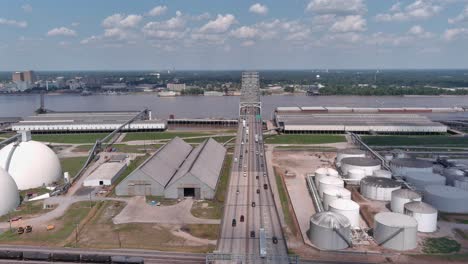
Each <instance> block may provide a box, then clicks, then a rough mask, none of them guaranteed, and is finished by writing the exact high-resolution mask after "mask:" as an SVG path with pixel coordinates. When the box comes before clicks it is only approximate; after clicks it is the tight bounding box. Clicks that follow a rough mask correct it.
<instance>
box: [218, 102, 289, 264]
mask: <svg viewBox="0 0 468 264" xmlns="http://www.w3.org/2000/svg"><path fill="white" fill-rule="evenodd" d="M259 114H260V112H259V109H258V108H255V107H247V108H243V112H242V113H241V118H240V122H239V128H238V137H237V140H236V147H235V150H234V162H233V165H232V166H233V167H232V171H231V177H230V182H229V189H228V194H227V200H226V204H225V210H224V218H223V223H222V230H221V237H220V239H219V242H218V250H217V251H218V252H219V253H225V254H233V255H235V256H240V257H239V258H234V260H230V261H222V262H219V263H241V262H238V261H239V260H240V261H242V263H287V249H286V243H285V241H284V238H283V233H282V229H281V224H280V221H279V217H278V213H277V211H276V207H275V203H274V201H273V195H272V192H271V188H270V183H269V177H267V173H268V172H267V166H266V163H265V151H264V146H263V137H262V130H263V127H262V120H261V118H260V115H259ZM243 120H245V122H244V121H243ZM242 218H243V219H242ZM234 220H235V224H233V221H234ZM261 230H263V232H264V235H265V236H264V239H261V238H260V237H261V234H260V233H261V232H262V231H261ZM261 244H262V245H261ZM261 248H263V249H264V250H265V252H261Z"/></svg>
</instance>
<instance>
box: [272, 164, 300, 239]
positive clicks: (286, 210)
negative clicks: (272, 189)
mask: <svg viewBox="0 0 468 264" xmlns="http://www.w3.org/2000/svg"><path fill="white" fill-rule="evenodd" d="M274 171H275V179H276V185H277V186H278V193H279V198H280V201H281V207H282V208H283V214H284V221H285V222H286V224H287V225H288V227H289V229H290V230H291V233H292V234H293V235H297V228H296V225H295V223H294V219H293V217H294V216H293V215H292V213H291V209H290V206H289V198H288V194H287V193H286V187H285V186H284V184H283V180H282V179H281V175H280V174H279V172H278V168H277V167H274Z"/></svg>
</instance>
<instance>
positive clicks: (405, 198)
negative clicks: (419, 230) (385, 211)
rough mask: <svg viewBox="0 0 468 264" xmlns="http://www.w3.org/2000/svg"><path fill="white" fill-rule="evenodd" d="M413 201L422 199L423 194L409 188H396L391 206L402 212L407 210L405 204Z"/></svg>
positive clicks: (393, 209)
mask: <svg viewBox="0 0 468 264" xmlns="http://www.w3.org/2000/svg"><path fill="white" fill-rule="evenodd" d="M413 201H422V196H421V194H419V193H417V192H415V191H413V190H409V189H399V190H395V191H393V192H392V201H391V203H390V208H391V209H392V211H393V212H395V213H400V214H402V213H404V212H405V207H404V206H405V204H406V203H409V202H413Z"/></svg>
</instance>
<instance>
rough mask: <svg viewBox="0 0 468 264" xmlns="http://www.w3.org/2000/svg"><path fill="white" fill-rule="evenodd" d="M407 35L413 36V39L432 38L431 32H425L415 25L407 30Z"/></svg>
mask: <svg viewBox="0 0 468 264" xmlns="http://www.w3.org/2000/svg"><path fill="white" fill-rule="evenodd" d="M408 34H409V35H413V36H415V37H419V38H431V37H433V36H434V34H432V33H431V32H427V31H426V30H424V28H423V27H421V26H420V25H415V26H412V27H411V28H410V29H409V30H408Z"/></svg>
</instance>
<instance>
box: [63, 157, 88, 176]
mask: <svg viewBox="0 0 468 264" xmlns="http://www.w3.org/2000/svg"><path fill="white" fill-rule="evenodd" d="M87 158H88V157H73V158H63V159H60V164H61V165H62V171H63V172H66V171H68V173H70V176H71V177H75V175H76V173H78V171H79V170H80V169H81V167H83V165H84V163H85V162H86V159H87Z"/></svg>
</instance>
